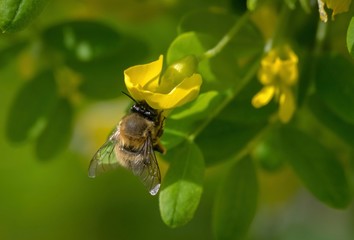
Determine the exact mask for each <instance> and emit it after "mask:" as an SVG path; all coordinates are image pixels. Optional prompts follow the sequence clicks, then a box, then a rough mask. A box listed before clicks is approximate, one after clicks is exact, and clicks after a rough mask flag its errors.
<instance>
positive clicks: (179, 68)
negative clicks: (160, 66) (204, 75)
mask: <svg viewBox="0 0 354 240" xmlns="http://www.w3.org/2000/svg"><path fill="white" fill-rule="evenodd" d="M197 68H198V59H197V58H196V56H194V55H188V56H186V57H184V58H181V59H180V60H178V61H176V62H174V63H173V64H171V65H170V66H168V68H167V69H166V71H165V73H164V74H163V76H162V79H161V83H160V84H162V85H165V84H166V83H167V84H168V85H173V86H176V85H177V84H179V83H180V82H182V81H183V79H185V78H188V77H190V76H192V75H193V74H194V73H196V71H197Z"/></svg>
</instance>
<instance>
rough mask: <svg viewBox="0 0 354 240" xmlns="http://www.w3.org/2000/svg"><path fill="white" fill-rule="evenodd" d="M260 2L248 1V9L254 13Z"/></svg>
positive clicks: (256, 0)
mask: <svg viewBox="0 0 354 240" xmlns="http://www.w3.org/2000/svg"><path fill="white" fill-rule="evenodd" d="M258 3H259V1H258V0H247V9H248V10H250V11H254V10H255V9H256V7H257V5H258Z"/></svg>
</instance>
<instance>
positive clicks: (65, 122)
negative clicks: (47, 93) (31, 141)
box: [36, 99, 73, 160]
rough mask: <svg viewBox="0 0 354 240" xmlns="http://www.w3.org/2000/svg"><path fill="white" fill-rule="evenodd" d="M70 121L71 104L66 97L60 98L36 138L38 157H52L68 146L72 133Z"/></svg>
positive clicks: (71, 113) (71, 116)
mask: <svg viewBox="0 0 354 240" xmlns="http://www.w3.org/2000/svg"><path fill="white" fill-rule="evenodd" d="M72 121H73V109H72V106H71V105H70V103H69V102H68V100H67V99H60V100H59V101H58V103H57V105H56V106H55V108H54V109H53V110H52V113H51V114H50V115H49V117H48V120H47V123H46V126H45V128H44V129H43V131H42V132H41V133H40V135H39V136H38V138H37V141H36V155H37V157H38V158H39V159H42V160H44V159H49V158H52V157H54V156H56V155H57V154H58V153H60V152H61V151H63V150H64V149H65V148H66V147H67V146H68V144H69V142H70V138H71V135H72Z"/></svg>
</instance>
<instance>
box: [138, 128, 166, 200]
mask: <svg viewBox="0 0 354 240" xmlns="http://www.w3.org/2000/svg"><path fill="white" fill-rule="evenodd" d="M140 156H142V158H143V160H142V161H141V162H140V163H139V164H136V165H133V166H131V168H132V169H131V170H132V172H133V173H134V175H136V176H138V177H139V178H140V180H141V181H142V182H143V184H144V185H145V187H146V188H147V189H148V190H149V192H150V194H151V195H156V194H157V192H158V191H159V189H160V184H161V174H160V169H159V165H158V163H157V159H156V155H155V152H154V148H153V144H152V139H151V136H150V135H149V136H148V137H147V139H146V141H145V142H144V145H143V146H142V148H141V150H140Z"/></svg>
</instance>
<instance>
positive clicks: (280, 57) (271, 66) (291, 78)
mask: <svg viewBox="0 0 354 240" xmlns="http://www.w3.org/2000/svg"><path fill="white" fill-rule="evenodd" d="M297 65H298V57H297V55H296V54H295V53H294V52H293V51H292V50H291V48H290V47H288V46H283V47H280V48H276V49H273V50H271V51H270V52H269V53H268V54H267V55H266V56H265V57H264V58H263V59H262V61H261V66H260V69H259V71H258V78H259V81H260V82H261V83H262V84H263V85H264V87H263V88H262V89H261V91H259V92H258V93H257V94H256V95H255V96H254V97H253V98H252V105H253V106H254V107H255V108H260V107H263V106H264V105H266V104H268V103H269V102H270V100H271V99H272V98H273V97H275V100H276V101H277V102H278V103H279V113H278V114H279V118H280V120H281V121H282V122H284V123H286V122H288V121H289V120H290V119H291V117H292V115H293V113H294V112H295V108H296V106H295V98H294V94H293V91H292V87H293V86H294V85H295V84H296V83H297V80H298V66H297Z"/></svg>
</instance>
